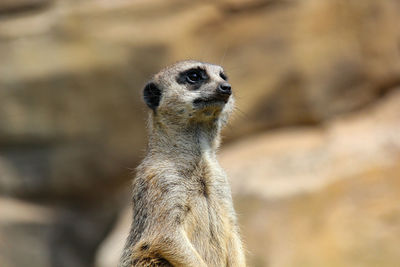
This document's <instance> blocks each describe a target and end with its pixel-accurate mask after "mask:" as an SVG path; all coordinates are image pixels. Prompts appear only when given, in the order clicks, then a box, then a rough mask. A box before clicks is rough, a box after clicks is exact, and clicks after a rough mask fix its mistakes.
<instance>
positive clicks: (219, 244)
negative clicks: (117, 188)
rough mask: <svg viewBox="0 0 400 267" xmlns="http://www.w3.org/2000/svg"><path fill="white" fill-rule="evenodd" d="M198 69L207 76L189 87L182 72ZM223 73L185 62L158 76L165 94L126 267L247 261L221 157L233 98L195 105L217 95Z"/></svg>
mask: <svg viewBox="0 0 400 267" xmlns="http://www.w3.org/2000/svg"><path fill="white" fill-rule="evenodd" d="M196 67H200V68H202V69H204V70H206V72H207V74H208V76H209V80H208V81H207V82H206V83H204V84H202V86H201V87H200V88H198V89H197V90H188V88H187V85H186V84H181V83H178V82H177V77H178V75H179V73H182V72H183V71H185V70H187V69H190V68H196ZM222 71H223V70H222V68H221V67H220V66H217V65H212V64H206V63H201V62H197V61H183V62H178V63H176V64H174V65H172V66H170V67H168V68H166V69H164V70H162V71H161V72H159V73H158V74H156V75H155V76H154V77H153V79H152V81H151V82H153V83H154V84H155V85H157V86H158V88H160V89H161V91H162V97H161V100H160V102H159V105H158V106H157V108H156V109H155V110H154V111H152V112H151V114H150V118H149V125H148V126H149V131H150V133H149V146H148V153H147V156H146V158H145V159H144V160H143V162H142V163H141V165H140V166H139V167H138V168H137V175H136V178H135V179H134V181H133V222H132V227H131V232H130V234H129V237H128V240H127V242H126V245H125V249H124V252H123V255H122V257H121V261H120V265H119V266H120V267H128V266H189V267H190V266H192V267H202V266H245V265H246V264H245V259H244V253H243V249H242V244H241V241H240V237H239V233H238V232H239V229H238V225H237V220H236V215H235V211H234V209H233V204H232V197H231V192H230V187H229V184H228V181H227V178H226V175H225V173H224V171H223V170H222V168H221V167H220V166H219V164H218V162H217V159H216V150H217V148H218V146H219V142H220V130H221V128H222V126H223V125H224V124H225V123H226V121H227V119H228V116H229V114H230V113H231V112H232V110H233V104H234V99H233V97H232V96H231V97H230V98H229V100H228V102H227V103H226V104H220V103H219V104H218V103H217V104H215V105H205V106H202V107H200V108H199V107H198V106H195V105H194V104H193V101H194V100H195V99H196V98H199V97H209V96H212V95H213V94H215V92H216V88H217V87H218V85H219V84H221V83H222V82H224V80H223V79H222V78H221V76H220V73H221V72H222Z"/></svg>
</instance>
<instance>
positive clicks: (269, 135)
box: [0, 0, 400, 267]
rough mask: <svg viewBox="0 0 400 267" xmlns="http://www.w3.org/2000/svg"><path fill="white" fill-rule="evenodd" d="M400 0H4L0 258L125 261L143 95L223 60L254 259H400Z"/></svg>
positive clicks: (274, 262) (45, 266)
mask: <svg viewBox="0 0 400 267" xmlns="http://www.w3.org/2000/svg"><path fill="white" fill-rule="evenodd" d="M399 21H400V1H399V0H381V1H377V0H324V1H321V0H242V1H240V0H220V1H185V0H170V1H162V0H130V1H129V0H112V1H111V0H2V1H0V266H2V267H17V266H18V267H19V266H31V267H64V266H68V267H71V266H74V267H92V266H93V267H94V266H95V267H112V266H116V262H117V260H118V257H119V254H120V251H121V249H122V246H123V243H124V242H125V238H126V236H127V228H128V227H129V221H130V218H129V216H130V215H129V206H128V204H129V180H130V179H131V177H132V176H131V173H132V172H133V171H132V170H133V169H134V168H135V166H136V165H137V163H138V162H139V161H140V159H141V158H142V157H143V155H144V150H145V143H146V131H145V121H146V112H147V111H146V108H145V106H144V104H143V103H142V101H141V90H142V87H143V85H144V84H145V82H146V80H147V79H149V78H150V77H151V75H152V74H153V73H154V72H156V71H158V70H159V69H160V68H162V67H163V66H165V65H168V64H170V63H172V62H174V61H177V60H181V59H187V58H193V59H199V60H203V61H207V62H213V63H216V64H222V65H223V66H224V67H225V69H226V71H227V73H228V75H229V76H230V81H231V83H232V84H233V87H234V90H235V94H236V99H237V105H238V110H237V112H236V114H235V116H234V118H233V120H232V121H231V124H230V126H229V127H228V128H227V129H226V131H225V132H224V136H225V139H224V140H225V143H224V145H223V149H222V150H221V153H220V160H221V164H222V165H223V166H224V167H225V169H226V170H227V172H228V174H229V176H230V179H231V183H232V187H233V192H234V198H235V205H236V208H237V212H238V215H239V218H240V224H241V229H242V235H243V238H244V241H245V244H246V248H247V250H248V253H247V258H248V263H249V266H255V267H258V266H268V267H292V266H295V267H321V266H323V267H343V266H344V267H346V266H352V267H357V266H360V267H361V266H362V267H376V266H380V267H396V266H399V262H400V238H399V237H400V205H399V203H400V28H399Z"/></svg>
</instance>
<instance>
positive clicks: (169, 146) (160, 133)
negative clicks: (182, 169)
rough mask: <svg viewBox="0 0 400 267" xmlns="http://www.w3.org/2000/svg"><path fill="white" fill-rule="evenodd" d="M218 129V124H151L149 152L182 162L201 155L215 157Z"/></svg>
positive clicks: (217, 144)
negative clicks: (173, 125) (177, 125)
mask: <svg viewBox="0 0 400 267" xmlns="http://www.w3.org/2000/svg"><path fill="white" fill-rule="evenodd" d="M219 135H220V127H219V126H218V123H212V124H210V123H204V124H199V123H196V124H188V125H185V126H179V127H171V126H170V125H168V126H165V125H164V124H162V123H159V122H157V121H155V122H153V123H152V125H151V127H150V134H149V147H148V148H149V152H150V153H152V154H164V155H167V156H173V158H175V159H176V158H179V159H182V160H183V161H189V160H191V161H193V160H194V159H196V158H201V157H202V156H203V155H206V154H207V155H215V152H216V150H217V148H218V146H219V139H220V138H219Z"/></svg>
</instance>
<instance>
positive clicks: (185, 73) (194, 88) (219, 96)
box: [143, 61, 234, 125]
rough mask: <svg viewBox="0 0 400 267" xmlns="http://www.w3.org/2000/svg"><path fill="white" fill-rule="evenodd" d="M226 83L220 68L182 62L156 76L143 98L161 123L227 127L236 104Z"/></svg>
mask: <svg viewBox="0 0 400 267" xmlns="http://www.w3.org/2000/svg"><path fill="white" fill-rule="evenodd" d="M227 80H228V78H227V76H226V74H225V72H224V70H223V68H222V67H221V66H218V65H213V64H209V63H202V62H198V61H181V62H178V63H176V64H174V65H172V66H169V67H167V68H165V69H163V70H161V71H160V72H159V73H157V74H156V75H155V76H154V77H153V79H152V80H151V81H150V82H149V83H148V84H147V85H146V86H145V88H144V90H143V97H144V101H145V102H146V104H147V105H148V106H149V108H151V109H152V110H153V112H152V113H153V118H154V119H155V120H157V121H159V122H161V123H162V122H165V123H168V124H175V125H183V124H188V123H207V122H220V123H221V124H225V123H226V121H227V119H228V116H229V114H230V113H231V111H232V110H233V105H234V99H233V96H232V89H231V85H230V84H229V83H228V81H227Z"/></svg>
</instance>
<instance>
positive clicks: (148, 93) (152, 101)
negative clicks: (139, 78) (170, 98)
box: [143, 82, 161, 111]
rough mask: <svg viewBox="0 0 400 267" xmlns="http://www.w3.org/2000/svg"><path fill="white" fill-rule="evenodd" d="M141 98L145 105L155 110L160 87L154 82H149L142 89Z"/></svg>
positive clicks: (158, 102) (159, 97) (158, 99)
mask: <svg viewBox="0 0 400 267" xmlns="http://www.w3.org/2000/svg"><path fill="white" fill-rule="evenodd" d="M143 99H144V102H146V104H147V106H149V108H151V109H152V110H154V111H155V110H156V108H157V107H158V105H159V104H160V100H161V90H160V88H158V86H157V85H156V84H155V83H153V82H149V83H148V84H146V86H145V87H144V89H143Z"/></svg>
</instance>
